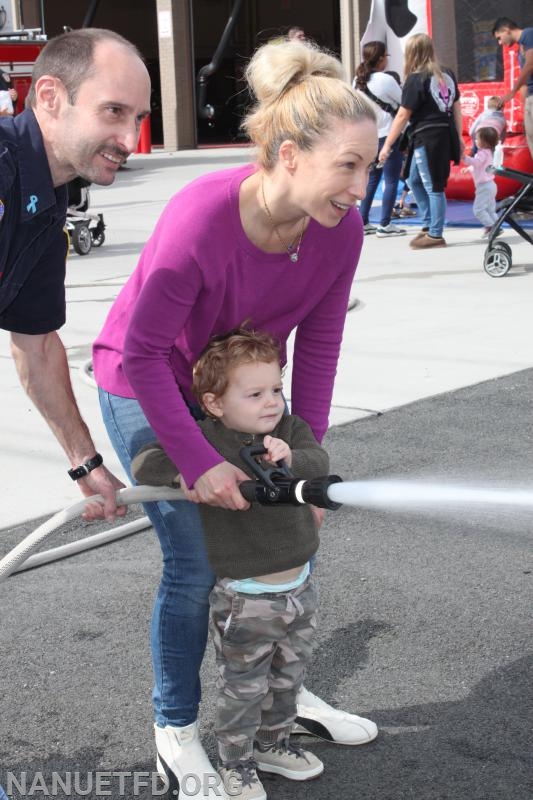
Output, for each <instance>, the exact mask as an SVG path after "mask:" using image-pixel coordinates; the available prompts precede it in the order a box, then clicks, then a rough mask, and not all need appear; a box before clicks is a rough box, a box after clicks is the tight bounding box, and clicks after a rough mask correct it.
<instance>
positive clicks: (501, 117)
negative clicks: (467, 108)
mask: <svg viewBox="0 0 533 800" xmlns="http://www.w3.org/2000/svg"><path fill="white" fill-rule="evenodd" d="M499 104H500V98H499V97H489V98H488V99H487V108H486V109H485V111H482V112H481V114H478V116H477V117H476V118H475V120H474V121H473V123H472V125H471V126H470V130H469V131H468V132H469V134H470V138H471V139H472V142H473V143H474V147H473V148H472V155H475V154H476V145H475V137H476V133H477V131H478V130H479V129H480V128H494V130H495V131H496V133H497V134H498V140H499V142H500V143H502V142H503V141H504V139H505V134H506V132H507V122H506V120H505V114H504V113H503V111H501V110H500V105H499Z"/></svg>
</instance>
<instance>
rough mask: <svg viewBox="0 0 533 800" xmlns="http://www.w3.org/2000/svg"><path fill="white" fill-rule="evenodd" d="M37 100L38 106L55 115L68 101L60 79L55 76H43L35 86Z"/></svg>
mask: <svg viewBox="0 0 533 800" xmlns="http://www.w3.org/2000/svg"><path fill="white" fill-rule="evenodd" d="M35 98H36V105H37V106H39V107H40V108H42V109H43V110H44V111H48V112H49V113H52V114H53V113H56V112H57V110H58V109H59V107H60V105H61V103H62V102H63V101H64V100H66V99H67V92H66V89H65V87H64V85H63V83H62V82H61V81H60V80H59V78H55V77H54V76H53V75H41V77H40V78H39V79H38V80H37V82H36V84H35Z"/></svg>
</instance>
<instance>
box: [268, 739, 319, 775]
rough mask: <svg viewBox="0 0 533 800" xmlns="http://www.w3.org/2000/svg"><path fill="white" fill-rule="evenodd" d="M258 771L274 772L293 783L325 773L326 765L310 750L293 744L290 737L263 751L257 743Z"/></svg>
mask: <svg viewBox="0 0 533 800" xmlns="http://www.w3.org/2000/svg"><path fill="white" fill-rule="evenodd" d="M254 759H255V761H256V762H257V769H260V770H262V771H263V772H273V773H274V774H275V775H282V776H283V777H284V778H288V779H289V780H291V781H309V780H311V778H316V777H317V776H318V775H321V774H322V772H324V764H323V763H322V761H320V759H319V758H317V757H316V756H315V755H313V753H310V752H309V750H302V748H301V747H297V746H296V745H294V744H291V742H290V739H289V737H287V738H286V739H282V740H281V742H278V743H277V744H274V745H272V746H271V747H267V748H266V749H265V750H263V749H262V748H261V747H260V746H259V745H258V744H257V742H256V744H255V745H254Z"/></svg>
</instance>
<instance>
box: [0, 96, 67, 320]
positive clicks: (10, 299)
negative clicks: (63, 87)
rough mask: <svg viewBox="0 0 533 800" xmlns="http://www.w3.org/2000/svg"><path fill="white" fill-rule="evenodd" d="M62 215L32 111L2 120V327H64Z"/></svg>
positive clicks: (63, 190)
mask: <svg viewBox="0 0 533 800" xmlns="http://www.w3.org/2000/svg"><path fill="white" fill-rule="evenodd" d="M66 212H67V187H66V186H60V187H58V188H57V189H54V186H53V183H52V176H51V174H50V168H49V166H48V159H47V157H46V152H45V149H44V144H43V139H42V136H41V131H40V128H39V126H38V124H37V120H36V119H35V115H34V114H33V111H31V110H29V109H28V110H26V111H23V112H22V114H19V115H18V116H17V117H2V118H0V328H4V329H5V330H8V331H13V332H14V333H29V334H42V333H50V332H51V331H55V330H57V329H58V328H60V327H61V326H62V325H63V324H64V323H65V262H66V257H67V248H68V240H67V236H66V233H65V230H64V228H65V218H66Z"/></svg>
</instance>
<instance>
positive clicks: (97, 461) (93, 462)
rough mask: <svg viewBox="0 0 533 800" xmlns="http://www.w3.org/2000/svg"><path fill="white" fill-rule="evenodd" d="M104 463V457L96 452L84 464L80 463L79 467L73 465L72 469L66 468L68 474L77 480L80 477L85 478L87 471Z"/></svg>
mask: <svg viewBox="0 0 533 800" xmlns="http://www.w3.org/2000/svg"><path fill="white" fill-rule="evenodd" d="M103 463H104V459H103V458H102V456H101V455H100V453H96V454H95V455H94V456H93V457H92V458H90V459H89V460H88V461H86V462H85V463H84V464H80V466H79V467H73V468H72V469H69V470H68V474H69V475H70V477H71V478H72V480H73V481H79V479H80V478H85V476H86V475H88V474H89V472H92V471H93V469H96V468H97V467H101V466H102V464H103Z"/></svg>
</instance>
